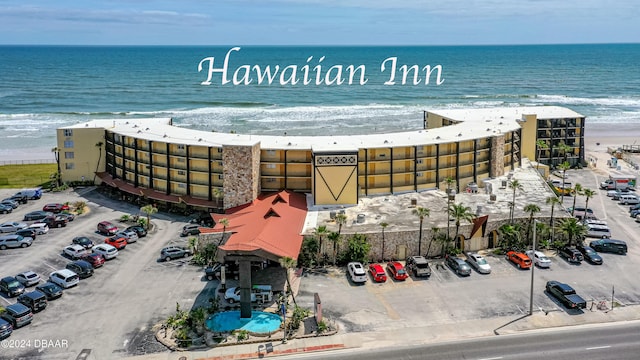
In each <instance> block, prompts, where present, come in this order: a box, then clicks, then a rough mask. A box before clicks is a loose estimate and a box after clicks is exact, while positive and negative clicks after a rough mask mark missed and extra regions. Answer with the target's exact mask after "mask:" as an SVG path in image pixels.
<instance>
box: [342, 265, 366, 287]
mask: <svg viewBox="0 0 640 360" xmlns="http://www.w3.org/2000/svg"><path fill="white" fill-rule="evenodd" d="M347 271H348V272H349V277H350V278H351V281H353V282H354V283H361V284H364V283H366V282H367V273H366V272H365V271H364V267H363V266H362V264H361V263H359V262H355V261H354V262H350V263H348V264H347Z"/></svg>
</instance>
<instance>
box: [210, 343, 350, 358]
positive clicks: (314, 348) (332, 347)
mask: <svg viewBox="0 0 640 360" xmlns="http://www.w3.org/2000/svg"><path fill="white" fill-rule="evenodd" d="M345 348H346V346H345V344H328V345H316V346H305V347H300V348H291V349H286V350H273V351H272V352H266V350H262V348H260V347H259V348H258V351H257V352H255V353H245V354H235V355H222V356H213V357H206V358H198V360H232V359H233V360H238V359H255V358H263V357H265V356H266V355H268V354H270V356H280V355H292V354H300V353H309V352H320V351H329V350H340V349H345Z"/></svg>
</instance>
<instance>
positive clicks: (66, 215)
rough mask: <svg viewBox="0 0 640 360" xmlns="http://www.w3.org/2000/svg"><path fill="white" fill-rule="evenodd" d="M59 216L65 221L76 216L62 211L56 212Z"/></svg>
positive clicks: (71, 219)
mask: <svg viewBox="0 0 640 360" xmlns="http://www.w3.org/2000/svg"><path fill="white" fill-rule="evenodd" d="M58 216H59V217H61V218H63V219H65V220H67V222H70V221H73V220H75V218H76V216H75V215H74V214H72V213H70V212H66V211H63V212H61V213H59V214H58Z"/></svg>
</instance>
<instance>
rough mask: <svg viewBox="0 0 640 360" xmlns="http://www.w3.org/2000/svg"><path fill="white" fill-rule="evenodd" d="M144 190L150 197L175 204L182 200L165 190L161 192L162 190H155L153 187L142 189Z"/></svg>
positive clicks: (145, 194)
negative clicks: (166, 192)
mask: <svg viewBox="0 0 640 360" xmlns="http://www.w3.org/2000/svg"><path fill="white" fill-rule="evenodd" d="M142 192H143V193H144V196H146V197H148V198H149V199H153V200H158V201H166V202H170V203H174V204H180V203H181V202H182V199H180V197H179V196H176V195H167V194H165V193H164V192H160V191H155V190H151V189H142Z"/></svg>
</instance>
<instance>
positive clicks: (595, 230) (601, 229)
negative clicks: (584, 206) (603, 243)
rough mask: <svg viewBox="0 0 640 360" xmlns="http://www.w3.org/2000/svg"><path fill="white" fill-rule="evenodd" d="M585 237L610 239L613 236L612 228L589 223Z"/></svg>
mask: <svg viewBox="0 0 640 360" xmlns="http://www.w3.org/2000/svg"><path fill="white" fill-rule="evenodd" d="M585 237H595V238H601V239H608V238H610V237H611V230H610V229H609V227H608V226H606V225H595V224H587V233H586V234H585Z"/></svg>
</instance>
